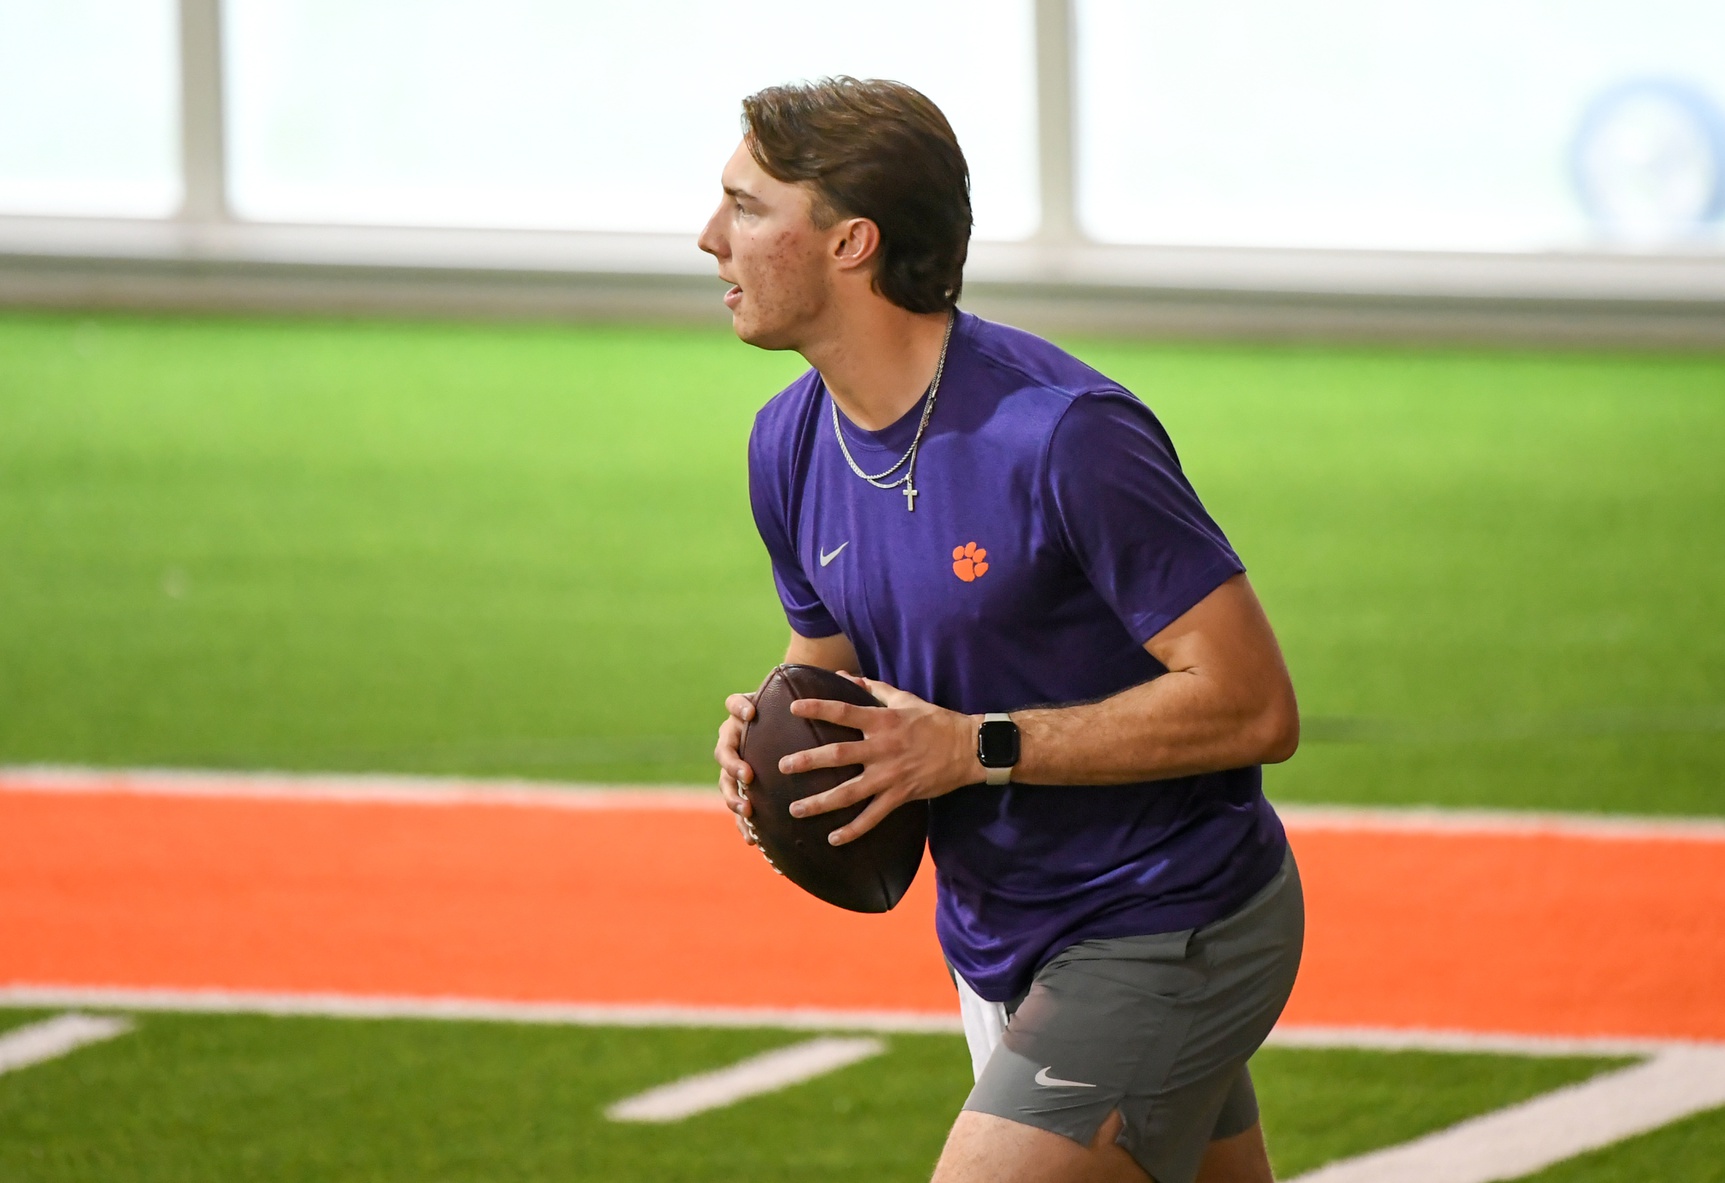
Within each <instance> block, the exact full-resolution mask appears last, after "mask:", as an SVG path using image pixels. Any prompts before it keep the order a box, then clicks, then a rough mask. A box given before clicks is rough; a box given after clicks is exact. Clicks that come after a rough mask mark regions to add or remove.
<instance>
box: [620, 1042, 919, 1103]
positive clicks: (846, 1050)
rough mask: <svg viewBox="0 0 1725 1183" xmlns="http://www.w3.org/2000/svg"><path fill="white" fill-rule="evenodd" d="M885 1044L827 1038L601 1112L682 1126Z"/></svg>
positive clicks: (690, 1079)
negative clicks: (710, 1110) (686, 1118)
mask: <svg viewBox="0 0 1725 1183" xmlns="http://www.w3.org/2000/svg"><path fill="white" fill-rule="evenodd" d="M885 1050H886V1044H884V1043H882V1042H881V1041H880V1040H878V1039H870V1038H861V1039H858V1038H851V1039H838V1038H833V1037H830V1036H829V1037H826V1038H822V1039H811V1040H809V1041H808V1042H806V1043H796V1044H792V1045H791V1046H790V1047H781V1048H778V1049H777V1050H775V1051H770V1052H763V1053H762V1054H761V1055H758V1056H750V1057H749V1058H748V1059H746V1060H741V1061H739V1062H737V1063H735V1064H732V1065H731V1066H730V1067H729V1068H720V1069H718V1070H717V1071H715V1072H702V1073H699V1074H697V1075H695V1076H685V1077H684V1078H683V1079H682V1080H674V1081H672V1082H671V1083H670V1084H665V1085H660V1086H659V1087H658V1088H655V1089H648V1090H647V1091H646V1092H644V1093H641V1094H639V1095H637V1096H633V1097H629V1098H628V1099H626V1100H622V1101H618V1102H617V1103H616V1104H615V1105H612V1106H611V1107H610V1108H609V1109H607V1110H605V1116H606V1117H609V1118H610V1119H611V1120H612V1121H653V1122H667V1121H681V1120H683V1119H684V1118H685V1117H693V1116H694V1115H695V1114H697V1113H705V1112H707V1110H709V1109H722V1108H723V1107H724V1106H726V1105H734V1104H736V1103H737V1102H738V1101H743V1100H746V1099H748V1098H749V1097H758V1096H761V1095H762V1094H764V1093H776V1092H778V1091H779V1090H780V1089H784V1088H789V1087H790V1086H791V1085H793V1084H802V1083H803V1082H804V1081H806V1080H813V1079H814V1078H815V1077H817V1076H825V1075H826V1074H827V1073H829V1072H836V1071H838V1070H839V1069H840V1068H844V1067H848V1066H849V1065H851V1064H855V1063H856V1062H857V1061H859V1060H866V1059H869V1058H870V1057H871V1056H878V1055H880V1054H881V1053H882V1052H884V1051H885Z"/></svg>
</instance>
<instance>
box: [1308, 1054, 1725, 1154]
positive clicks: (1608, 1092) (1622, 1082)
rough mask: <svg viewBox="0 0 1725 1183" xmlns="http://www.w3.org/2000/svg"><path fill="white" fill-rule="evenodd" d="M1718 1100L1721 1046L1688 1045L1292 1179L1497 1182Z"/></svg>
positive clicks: (1724, 1061) (1724, 1099) (1721, 1094)
mask: <svg viewBox="0 0 1725 1183" xmlns="http://www.w3.org/2000/svg"><path fill="white" fill-rule="evenodd" d="M1720 1105H1725V1051H1721V1050H1719V1049H1717V1048H1708V1049H1700V1048H1688V1049H1677V1050H1672V1051H1666V1052H1662V1053H1660V1054H1659V1055H1658V1056H1656V1057H1654V1058H1653V1059H1651V1060H1649V1061H1647V1062H1646V1063H1643V1064H1636V1065H1634V1066H1632V1067H1629V1068H1624V1069H1621V1070H1619V1071H1617V1072H1610V1073H1607V1074H1605V1075H1603V1076H1596V1077H1594V1078H1593V1079H1592V1080H1587V1081H1582V1082H1581V1083H1579V1084H1573V1085H1570V1086H1568V1087H1567V1088H1561V1089H1558V1090H1556V1091H1555V1092H1550V1093H1546V1094H1545V1095H1543V1096H1539V1097H1534V1098H1533V1099H1531V1100H1528V1101H1523V1102H1522V1103H1520V1104H1518V1105H1511V1106H1510V1107H1509V1108H1507V1109H1499V1110H1497V1111H1496V1112H1495V1113H1487V1114H1485V1115H1483V1116H1481V1117H1475V1118H1470V1119H1469V1120H1467V1121H1464V1122H1461V1123H1460V1124H1458V1125H1453V1126H1451V1127H1450V1128H1449V1129H1447V1130H1439V1131H1438V1132H1437V1133H1434V1134H1428V1135H1426V1136H1425V1137H1423V1138H1416V1139H1415V1140H1414V1141H1412V1142H1406V1143H1403V1144H1402V1145H1400V1146H1392V1147H1390V1148H1389V1149H1387V1150H1376V1151H1373V1152H1372V1153H1370V1154H1363V1155H1360V1156H1359V1157H1357V1158H1350V1159H1345V1160H1343V1161H1341V1162H1335V1163H1331V1164H1329V1165H1328V1166H1325V1167H1320V1168H1318V1169H1317V1170H1315V1171H1310V1172H1308V1173H1306V1174H1304V1175H1301V1176H1300V1177H1299V1178H1298V1179H1297V1180H1294V1181H1292V1183H1496V1181H1498V1180H1503V1179H1519V1178H1521V1177H1522V1176H1524V1175H1530V1174H1532V1173H1533V1172H1535V1171H1539V1170H1543V1169H1544V1168H1546V1167H1548V1166H1551V1165H1552V1164H1553V1163H1559V1162H1563V1161H1564V1160H1566V1159H1570V1158H1574V1157H1575V1156H1576V1155H1579V1154H1585V1153H1587V1152H1588V1151H1590V1150H1598V1149H1600V1148H1601V1147H1604V1146H1610V1145H1611V1144H1612V1143H1614V1142H1621V1141H1623V1140H1624V1139H1625V1138H1633V1137H1634V1136H1635V1135H1637V1134H1643V1133H1647V1132H1648V1131H1650V1130H1656V1129H1658V1128H1659V1127H1661V1126H1664V1125H1669V1124H1670V1123H1671V1122H1674V1121H1677V1120H1679V1119H1681V1118H1684V1117H1688V1116H1689V1115H1690V1114H1692V1113H1700V1112H1701V1111H1703V1110H1706V1109H1713V1108H1717V1107H1718V1106H1720Z"/></svg>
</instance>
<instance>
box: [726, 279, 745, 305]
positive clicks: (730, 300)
mask: <svg viewBox="0 0 1725 1183" xmlns="http://www.w3.org/2000/svg"><path fill="white" fill-rule="evenodd" d="M742 298H743V288H742V285H741V284H732V285H731V290H730V291H728V292H726V293H725V307H726V308H735V307H736V306H737V302H738V301H740V300H741V299H742Z"/></svg>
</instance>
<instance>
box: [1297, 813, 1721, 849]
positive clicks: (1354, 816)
mask: <svg viewBox="0 0 1725 1183" xmlns="http://www.w3.org/2000/svg"><path fill="white" fill-rule="evenodd" d="M1276 812H1277V813H1278V814H1280V815H1281V816H1282V819H1283V820H1284V821H1285V822H1287V824H1288V828H1289V829H1291V830H1294V831H1295V832H1299V831H1307V832H1312V831H1321V830H1339V831H1343V832H1352V831H1366V832H1389V833H1410V834H1434V833H1435V834H1488V835H1497V834H1502V835H1520V834H1527V835H1539V834H1553V835H1558V836H1561V837H1574V838H1601V839H1606V840H1611V839H1622V840H1631V841H1633V840H1636V839H1648V838H1656V839H1672V840H1676V841H1687V842H1725V819H1720V818H1712V817H1650V816H1645V815H1634V814H1606V813H1600V814H1591V813H1558V812H1540V811H1534V810H1515V809H1439V808H1436V807H1435V806H1425V805H1409V806H1402V807H1399V808H1383V809H1378V808H1368V809H1356V808H1354V807H1352V806H1345V805H1278V806H1276Z"/></svg>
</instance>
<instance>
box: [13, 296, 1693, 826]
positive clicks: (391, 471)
mask: <svg viewBox="0 0 1725 1183" xmlns="http://www.w3.org/2000/svg"><path fill="white" fill-rule="evenodd" d="M1072 344H1073V345H1074V347H1075V348H1076V349H1077V351H1078V352H1079V353H1080V354H1081V355H1083V356H1085V357H1087V358H1089V359H1090V360H1092V361H1093V362H1095V363H1096V364H1097V365H1099V366H1101V367H1102V368H1103V369H1105V370H1106V371H1108V372H1110V373H1111V374H1114V375H1116V376H1117V377H1119V378H1120V379H1122V380H1123V381H1125V382H1127V383H1128V384H1129V385H1130V386H1131V387H1132V388H1133V389H1134V390H1136V391H1137V392H1138V393H1140V394H1141V395H1142V396H1143V397H1144V398H1145V399H1146V400H1147V401H1148V402H1149V403H1150V404H1151V405H1152V406H1153V407H1155V408H1156V409H1157V410H1158V412H1160V413H1161V414H1162V416H1163V417H1164V419H1165V420H1166V421H1167V423H1168V424H1169V426H1170V428H1171V430H1172V432H1173V434H1174V437H1175V439H1176V441H1177V443H1178V444H1179V446H1180V448H1181V450H1182V453H1183V456H1184V458H1185V461H1186V464H1187V467H1188V469H1189V471H1190V473H1191V475H1192V476H1193V479H1194V481H1195V483H1196V484H1197V486H1198V488H1199V490H1200V492H1201V493H1202V494H1203V495H1204V496H1205V498H1206V500H1207V501H1208V503H1209V504H1210V506H1211V508H1212V510H1213V511H1214V512H1215V514H1216V515H1217V517H1218V518H1219V519H1220V520H1221V522H1222V524H1223V526H1224V527H1225V528H1226V529H1227V530H1228V531H1229V533H1230V534H1231V535H1232V537H1233V538H1234V540H1235V542H1236V544H1237V545H1238V547H1239V549H1240V550H1241V552H1242V554H1243V555H1244V556H1245V558H1246V560H1247V562H1248V564H1249V565H1250V567H1251V569H1252V576H1253V579H1254V582H1255V583H1256V585H1257V586H1258V588H1259V591H1260V593H1261V595H1262V596H1263V598H1264V600H1265V601H1266V603H1267V605H1268V607H1269V610H1270V612H1271V615H1272V619H1273V620H1274V622H1275V624H1276V626H1277V628H1278V630H1279V632H1280V634H1281V636H1282V638H1283V641H1284V644H1285V647H1286V649H1287V651H1288V655H1289V659H1290V662H1291V664H1292V666H1293V669H1294V673H1295V677H1296V681H1297V684H1298V687H1299V690H1300V695H1301V700H1302V705H1303V708H1304V711H1305V715H1306V719H1307V741H1306V743H1305V745H1304V746H1303V747H1302V749H1301V751H1300V753H1299V755H1298V756H1297V757H1296V759H1295V760H1294V761H1293V762H1292V763H1291V764H1289V765H1288V766H1286V767H1284V768H1280V769H1276V770H1275V771H1273V772H1272V774H1271V788H1272V791H1273V793H1275V794H1276V795H1278V796H1279V797H1281V798H1283V799H1288V800H1307V801H1336V802H1432V803H1443V804H1473V805H1501V806H1525V807H1560V808H1574V809H1607V810H1629V811H1634V812H1686V813H1720V812H1725V790H1722V789H1721V787H1720V785H1721V774H1722V773H1725V628H1721V627H1720V620H1721V616H1720V604H1721V602H1722V601H1725V546H1722V545H1721V544H1720V540H1721V539H1722V538H1725V462H1722V461H1721V456H1722V455H1725V358H1718V357H1659V356H1609V355H1589V354H1569V355H1539V354H1515V353H1499V354H1488V353H1470V352H1454V351H1452V352H1443V351H1431V350H1428V351H1389V350H1365V349H1316V348H1303V349H1302V348H1243V347H1221V346H1216V347H1186V346H1171V345H1133V344H1122V343H1118V342H1114V343H1085V342H1076V343H1072ZM799 368H800V363H799V362H798V361H797V359H795V358H794V357H791V356H787V355H769V354H762V353H759V352H757V351H755V350H752V349H749V348H747V347H745V346H743V345H740V344H738V343H737V342H736V341H735V340H734V339H732V338H731V337H730V336H729V334H728V333H726V332H724V331H722V330H721V331H696V330H674V329H641V330H624V329H610V328H552V327H542V328H541V327H490V328H481V327H460V326H451V325H430V326H417V325H391V324H319V323H306V322H268V321H244V320H219V319H169V320H148V319H127V318H101V319H77V318H69V317H57V316H37V315H17V314H10V315H6V316H4V317H0V554H3V555H4V556H5V562H4V563H3V564H0V762H26V761H29V762H36V761H50V762H74V763H101V764H126V765H136V764H149V765H180V766H216V767H246V768H251V767H275V768H298V769H330V770H401V771H420V772H460V773H478V774H487V775H525V776H531V777H540V778H556V779H578V780H604V781H643V780H645V781H654V782H673V781H681V782H688V781H702V780H705V779H707V775H708V774H707V762H706V752H707V751H708V750H710V747H711V738H710V736H711V731H712V729H713V727H714V725H715V724H716V722H717V714H718V703H719V701H720V698H721V696H722V694H723V693H724V692H726V691H728V690H730V689H734V688H739V687H746V686H750V685H752V684H753V682H754V681H755V680H756V679H757V678H758V676H759V675H760V673H761V672H762V671H763V670H764V668H765V667H766V666H767V665H769V664H770V663H771V662H772V661H773V660H774V659H775V658H776V657H777V656H778V654H779V653H780V651H781V647H782V644H783V636H784V632H785V627H784V624H783V620H782V618H781V617H780V615H779V614H778V610H777V607H776V604H775V602H774V599H773V594H772V589H771V585H770V582H769V579H768V576H767V569H766V562H765V558H764V555H763V553H762V551H761V549H760V546H759V544H758V543H757V541H756V540H755V537H754V533H753V527H752V524H751V522H750V519H749V514H748V510H747V504H746V497H745V488H744V486H745V477H744V467H743V442H744V439H745V437H746V434H747V431H748V427H749V421H750V417H751V415H752V413H753V410H754V408H755V407H756V406H757V405H758V404H759V403H760V401H761V400H762V399H763V398H764V397H765V396H766V395H767V394H768V393H770V392H771V391H773V390H775V389H777V388H778V386H779V385H781V384H782V383H784V382H785V381H787V380H788V379H789V378H790V377H791V376H792V375H794V374H795V373H796V372H797V371H798V370H799Z"/></svg>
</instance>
